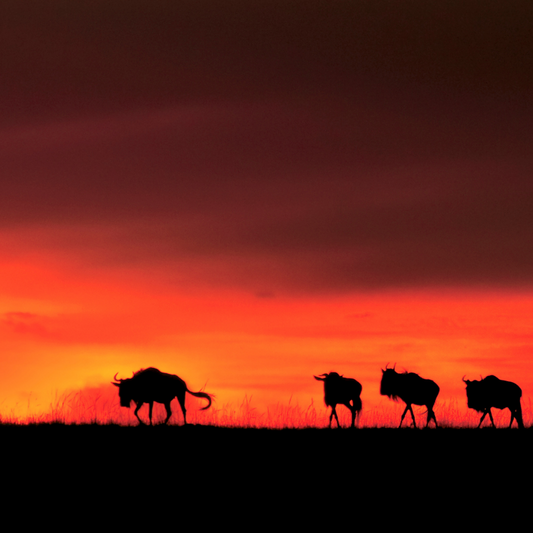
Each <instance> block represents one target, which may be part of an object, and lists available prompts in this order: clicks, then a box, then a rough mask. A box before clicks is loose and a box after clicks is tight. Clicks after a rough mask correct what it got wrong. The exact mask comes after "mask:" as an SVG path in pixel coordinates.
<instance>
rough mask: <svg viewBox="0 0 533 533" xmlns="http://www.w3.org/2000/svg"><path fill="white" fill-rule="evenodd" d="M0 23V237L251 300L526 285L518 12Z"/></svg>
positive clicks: (153, 12)
mask: <svg viewBox="0 0 533 533" xmlns="http://www.w3.org/2000/svg"><path fill="white" fill-rule="evenodd" d="M1 9H2V13H0V15H1V16H0V20H1V21H2V22H1V23H0V24H1V26H0V45H1V46H2V51H3V53H2V58H1V59H0V73H1V74H2V79H3V83H2V87H0V112H1V114H2V116H3V118H4V120H3V125H2V127H1V129H0V141H1V143H0V163H1V165H2V174H3V184H2V197H1V198H0V224H1V226H2V227H3V228H4V229H5V231H8V230H9V231H14V229H13V228H17V227H22V226H24V227H26V228H27V227H34V228H35V227H40V228H47V227H55V228H59V227H61V226H62V227H63V229H62V230H59V229H58V230H57V231H56V234H55V235H47V236H43V238H42V239H40V241H39V242H38V243H36V242H35V241H34V240H33V241H32V240H31V239H30V240H28V241H27V243H28V246H30V245H31V246H34V245H36V246H48V247H49V249H50V250H55V249H57V248H63V249H68V252H69V253H71V254H72V255H75V254H78V255H79V256H80V257H83V258H84V259H83V260H84V261H85V260H86V259H85V258H86V256H87V255H89V256H91V257H92V259H91V260H87V263H90V264H130V265H136V264H142V263H151V264H152V265H153V268H161V269H163V270H165V271H166V272H168V273H169V274H168V275H169V276H170V277H171V274H170V272H173V271H179V275H178V278H179V279H180V280H183V279H188V278H191V279H192V278H195V279H196V278H198V279H200V278H202V279H204V280H207V282H208V283H214V284H226V285H232V286H233V285H240V286H245V287H246V288H247V289H250V290H251V291H253V292H254V293H255V294H260V295H267V294H268V295H269V294H272V293H277V291H279V290H302V291H306V290H324V291H331V290H333V291H345V290H360V289H364V288H370V289H375V288H381V287H398V286H400V287H406V286H420V285H424V286H426V285H427V286H434V285H472V284H482V285H505V286H507V285H513V286H529V285H530V284H531V272H532V268H531V267H532V262H533V251H532V250H531V246H530V243H531V242H532V237H533V235H532V233H533V229H532V228H533V224H532V222H533V220H532V215H531V213H532V212H533V210H532V209H531V207H532V206H531V200H530V199H531V198H532V197H533V196H532V193H533V191H532V188H533V185H532V184H531V180H530V176H531V170H532V167H533V159H532V156H531V149H530V132H529V130H530V124H531V118H532V117H531V114H532V111H531V105H530V104H531V94H533V75H532V72H533V64H531V62H532V61H533V50H532V48H533V41H532V40H531V39H530V33H529V28H530V23H531V22H532V21H533V11H532V8H531V5H530V4H529V3H525V2H509V3H507V2H506V3H505V6H503V5H502V6H498V5H497V4H492V5H489V6H488V5H486V3H483V2H468V3H467V5H465V4H464V3H462V2H457V3H455V2H451V3H450V2H447V3H446V4H444V5H442V4H437V3H430V4H428V3H427V2H398V3H391V2H385V3H382V2H375V1H372V2H336V3H335V4H334V5H332V4H331V3H328V2H318V1H316V2H285V1H283V2H279V3H277V2H231V3H230V4H228V3H227V2H215V1H209V2H197V1H194V2H193V1H191V2H178V3H168V2H162V1H160V2H158V1H156V2H143V1H137V2H120V1H112V2H101V3H96V4H95V3H94V2H83V1H82V2H76V3H75V4H73V3H69V2H62V1H55V2H51V3H50V2H48V3H46V4H42V3H38V2H36V3H34V4H31V3H29V5H26V3H25V6H24V9H22V7H21V6H20V4H19V3H16V2H5V3H3V6H2V8H1ZM82 228H85V229H82ZM87 228H92V229H87ZM106 228H107V229H106ZM28 231H29V230H28ZM29 234H31V231H29V233H26V237H27V236H28V235H29ZM82 235H83V237H82ZM21 239H22V237H21Z"/></svg>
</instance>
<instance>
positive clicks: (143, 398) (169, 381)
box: [112, 368, 211, 425]
mask: <svg viewBox="0 0 533 533" xmlns="http://www.w3.org/2000/svg"><path fill="white" fill-rule="evenodd" d="M117 374H118V372H117ZM117 374H115V377H114V378H113V379H114V380H115V382H112V383H113V385H115V386H117V387H118V395H119V397H120V405H121V406H122V407H129V406H130V403H131V402H132V401H133V402H135V404H136V405H137V408H136V409H135V416H136V417H137V419H138V420H139V422H140V423H141V424H144V422H143V421H142V420H141V419H140V417H139V409H140V408H141V407H142V405H143V404H144V403H147V404H148V405H149V406H150V413H149V416H150V425H152V409H153V406H154V402H157V403H162V404H163V405H164V406H165V409H166V410H167V418H166V419H165V422H164V423H165V424H166V423H167V422H168V420H169V418H170V417H171V415H172V411H171V409H170V402H171V401H172V400H173V399H174V398H177V399H178V402H179V404H180V406H181V410H182V412H183V422H184V424H187V411H186V409H185V393H186V392H188V393H189V394H192V395H193V396H196V397H198V398H205V399H206V400H207V401H208V402H209V404H208V405H206V406H205V407H203V408H202V409H201V410H202V411H203V410H205V409H209V407H211V395H209V394H207V393H205V392H192V391H190V390H189V389H188V388H187V385H186V384H185V381H183V380H182V379H181V378H179V377H178V376H175V375H174V374H166V373H165V372H161V371H160V370H158V369H157V368H146V369H141V370H139V371H137V372H135V373H134V374H133V377H131V378H127V379H117Z"/></svg>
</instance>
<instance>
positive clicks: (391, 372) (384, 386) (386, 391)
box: [379, 365, 400, 401]
mask: <svg viewBox="0 0 533 533" xmlns="http://www.w3.org/2000/svg"><path fill="white" fill-rule="evenodd" d="M381 372H382V374H383V375H382V376H381V386H380V390H379V392H380V394H381V395H382V396H388V397H389V398H391V399H392V400H395V401H397V400H398V384H397V383H398V381H397V380H398V376H400V374H399V373H398V372H396V365H394V368H388V367H385V370H383V368H382V369H381Z"/></svg>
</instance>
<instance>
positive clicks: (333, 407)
mask: <svg viewBox="0 0 533 533" xmlns="http://www.w3.org/2000/svg"><path fill="white" fill-rule="evenodd" d="M336 407H337V405H333V406H332V407H331V414H330V415H329V427H331V422H332V420H333V417H334V416H335V420H336V421H337V427H339V428H340V427H341V425H340V424H339V417H338V416H337V409H336Z"/></svg>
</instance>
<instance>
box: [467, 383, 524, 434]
mask: <svg viewBox="0 0 533 533" xmlns="http://www.w3.org/2000/svg"><path fill="white" fill-rule="evenodd" d="M463 381H464V383H466V398H467V404H468V407H470V408H471V409H475V410H476V411H478V412H480V413H483V415H482V417H481V420H480V421H479V425H478V428H479V427H481V424H482V422H483V420H484V419H485V417H486V416H487V415H489V418H490V421H491V422H492V427H496V425H495V424H494V419H493V418H492V412H491V410H490V409H491V407H496V409H509V411H511V422H510V423H509V427H511V426H512V425H513V420H516V423H517V424H518V427H519V428H523V427H524V422H523V420H522V406H521V405H520V398H521V396H522V389H521V388H520V387H519V386H518V385H517V384H516V383H513V382H512V381H504V380H502V379H498V378H497V377H496V376H487V377H486V378H481V380H480V381H470V380H468V379H465V378H464V376H463Z"/></svg>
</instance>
